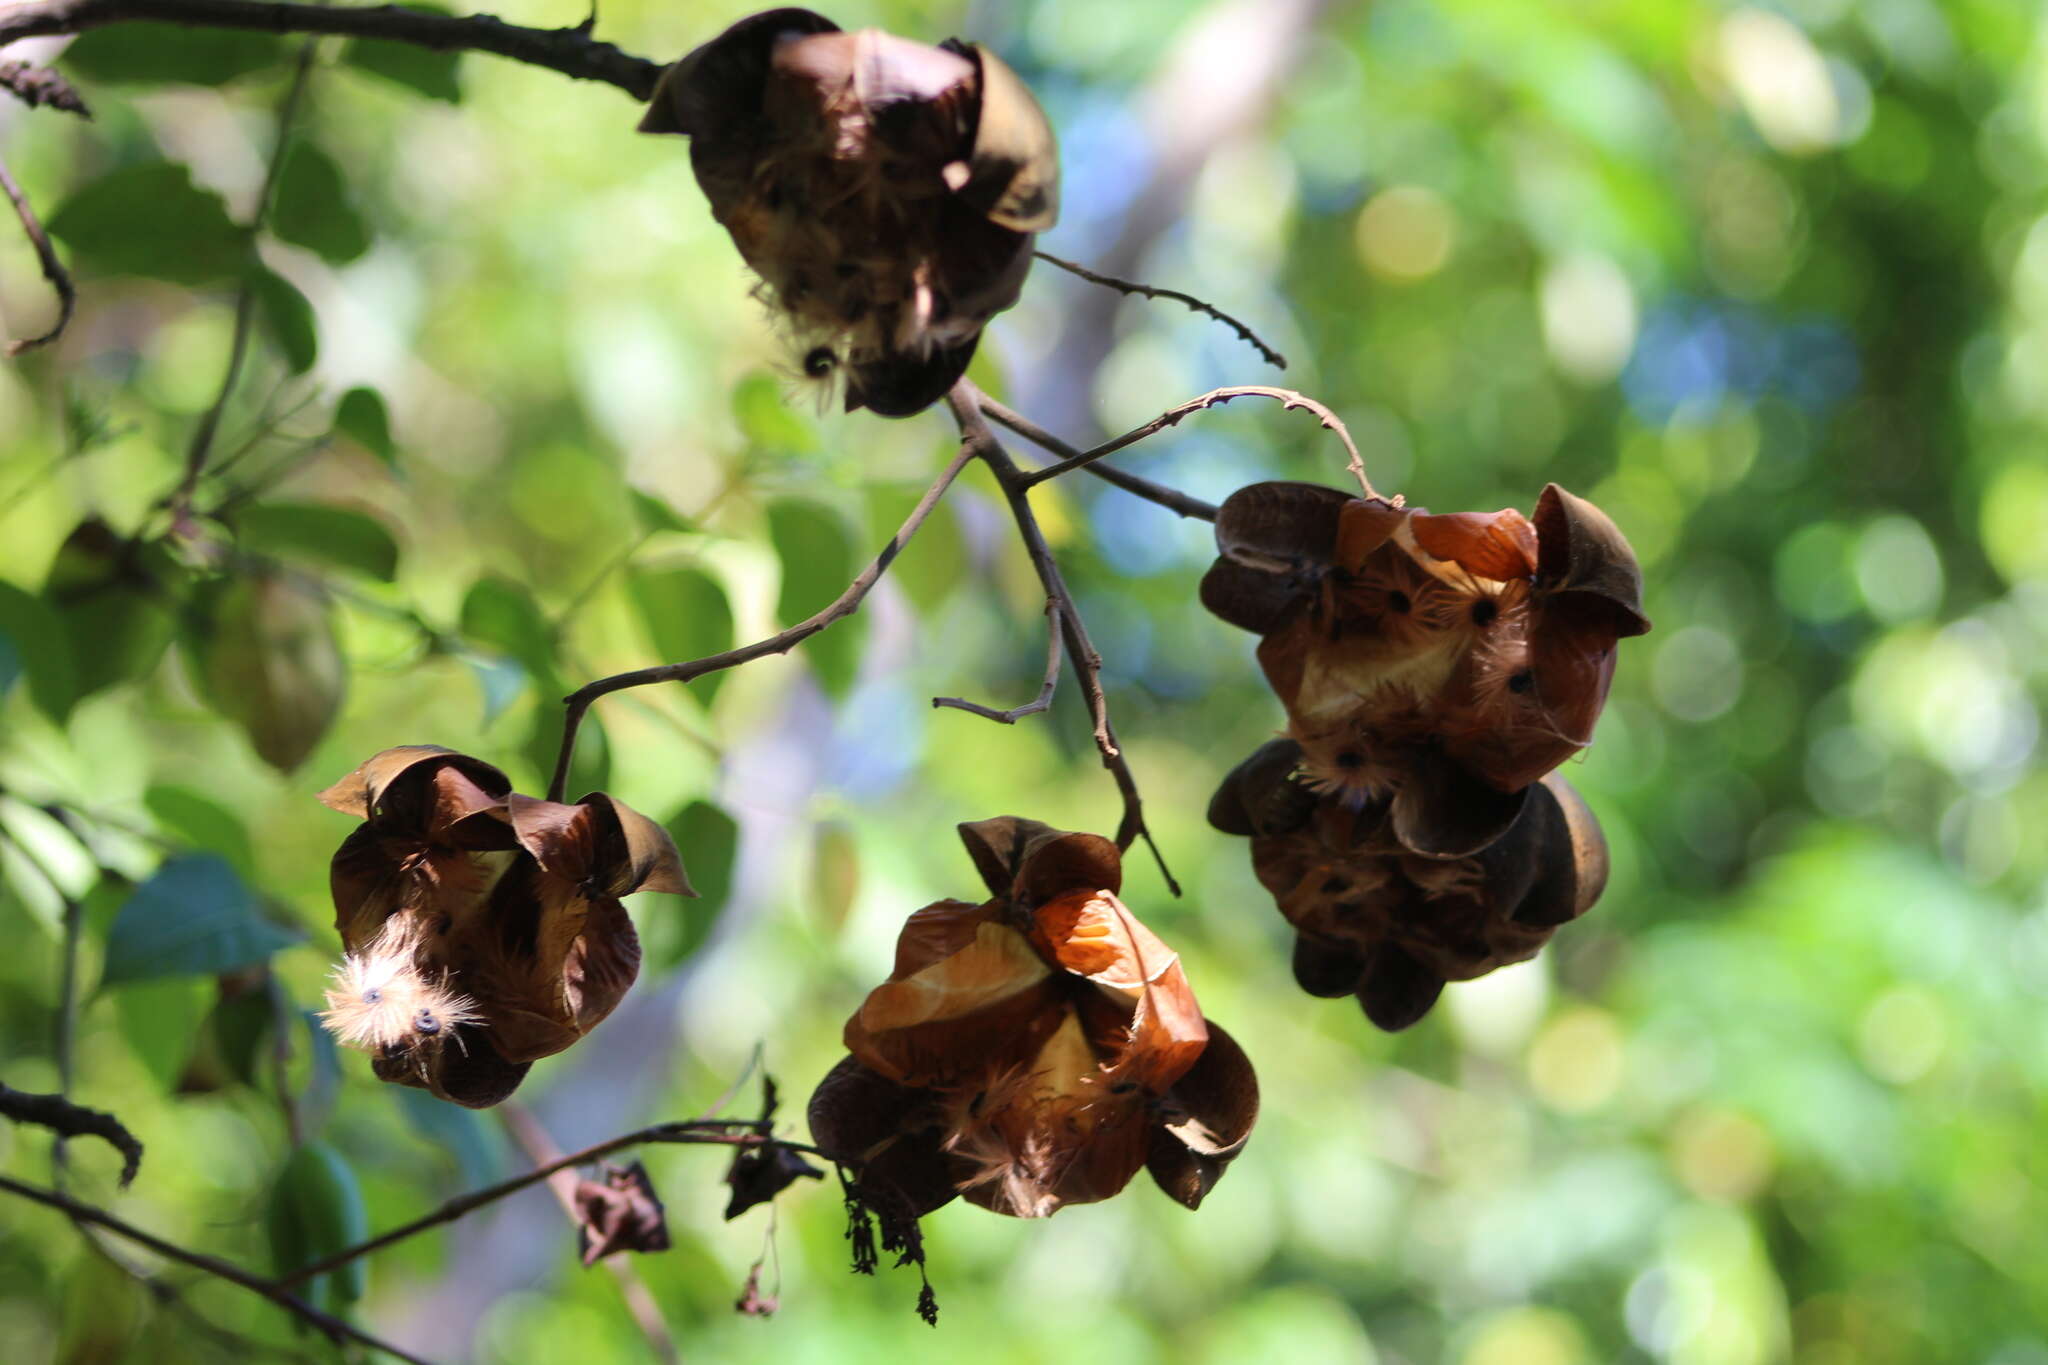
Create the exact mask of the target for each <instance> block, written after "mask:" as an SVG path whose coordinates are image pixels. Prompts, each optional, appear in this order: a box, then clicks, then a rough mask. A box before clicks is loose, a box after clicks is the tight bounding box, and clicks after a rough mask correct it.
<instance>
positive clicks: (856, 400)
mask: <svg viewBox="0 0 2048 1365" xmlns="http://www.w3.org/2000/svg"><path fill="white" fill-rule="evenodd" d="M640 131H642V132H646V133H681V134H684V135H686V136H688V137H689V139H690V165H691V168H692V169H693V170H694V171H695V173H696V176H697V183H698V185H699V186H700V187H701V188H702V189H703V191H704V194H705V197H706V198H708V199H709V200H710V201H711V211H712V213H713V215H714V216H715V217H716V218H717V219H718V221H719V222H720V223H721V224H723V225H724V226H725V228H726V230H727V231H728V232H729V233H731V234H732V239H733V244H734V245H735V246H737V247H738V248H739V251H740V255H741V256H742V257H744V258H745V260H746V262H747V264H748V266H749V267H751V268H752V269H753V271H754V273H755V274H756V275H758V276H760V278H761V285H762V287H761V292H762V296H763V298H764V299H765V300H766V301H767V302H768V303H769V304H770V306H771V307H773V308H774V309H775V310H776V311H777V312H778V313H779V314H780V315H781V316H782V318H783V319H784V321H785V322H786V323H787V324H788V326H789V329H790V331H791V333H792V334H793V336H794V338H795V340H796V342H797V344H798V347H799V351H800V354H802V356H803V357H804V362H803V363H804V369H805V372H806V373H808V374H811V375H813V376H814V377H821V376H823V375H826V374H829V373H831V372H832V371H833V370H835V369H843V370H844V372H845V377H846V406H847V409H848V410H849V411H851V410H853V409H855V408H861V407H866V408H871V409H872V410H874V411H875V412H877V413H879V414H881V415H882V416H885V417H905V416H909V415H910V414H912V413H915V412H919V411H922V410H923V409H924V408H925V407H927V406H929V405H930V404H931V403H933V402H935V401H937V400H938V399H939V398H941V397H942V396H944V394H945V392H946V390H948V389H950V388H951V387H952V386H953V383H954V381H955V380H957V379H958V378H959V377H960V376H961V374H962V373H964V372H965V370H966V369H967V363H968V361H969V360H971V359H972V358H973V355H974V349H975V346H976V344H977V343H978V342H979V340H980V338H981V329H982V327H983V326H984V325H985V324H986V323H987V322H988V320H989V319H990V318H991V317H993V316H994V315H995V314H997V313H999V312H1001V311H1002V310H1003V309H1005V308H1008V307H1009V306H1010V305H1011V304H1013V303H1015V302H1016V301H1017V295H1018V292H1019V291H1020V290H1021V289H1022V288H1023V284H1024V276H1025V274H1026V273H1027V272H1028V271H1029V270H1030V267H1031V243H1032V239H1033V237H1034V236H1035V235H1036V234H1037V233H1040V232H1043V231H1045V230H1046V229H1047V228H1050V227H1051V226H1052V225H1053V222H1054V220H1055V219H1056V218H1057V217H1058V212H1059V155H1058V151H1057V149H1056V147H1055V145H1054V141H1053V134H1052V129H1051V126H1050V125H1049V124H1048V123H1047V122H1046V119H1045V114H1044V112H1043V111H1042V110H1041V109H1040V108H1039V107H1038V102H1037V101H1036V100H1034V99H1033V98H1032V96H1031V93H1030V91H1029V90H1028V89H1026V88H1025V86H1024V83H1023V82H1022V81H1020V80H1019V79H1018V78H1017V76H1016V73H1014V72H1012V71H1011V70H1010V69H1009V67H1007V66H1005V65H1004V64H1003V62H1002V61H1001V59H999V58H998V57H996V56H995V54H993V53H991V52H989V51H987V50H986V49H984V48H982V47H980V46H978V45H976V44H972V43H963V42H960V41H959V40H957V39H955V40H949V41H947V42H945V43H942V44H940V45H939V46H937V47H930V46H927V45H925V44H923V43H918V42H912V41H911V40H909V39H906V38H898V37H895V36H894V35H891V34H887V33H883V32H881V31H879V30H876V29H865V30H862V31H860V32H857V33H845V32H842V31H841V30H840V29H839V27H838V26H837V25H836V24H834V23H833V22H832V21H831V20H829V19H827V18H825V17H824V16H823V15H819V14H815V13H813V12H812V11H810V10H805V9H776V10H769V11H767V12H766V13H762V14H756V15H754V16H752V17H750V18H747V19H742V20H740V21H739V22H738V23H737V24H734V25H733V26H732V27H731V28H729V29H727V30H726V31H725V32H724V33H722V34H720V35H719V36H718V37H716V38H714V39H712V40H711V41H710V42H708V43H706V44H704V45H703V46H702V47H699V48H697V49H696V50H695V51H693V52H691V53H690V54H689V55H687V56H685V57H684V58H683V59H682V60H681V61H679V62H677V63H676V64H675V65H674V66H672V67H670V68H669V69H668V71H667V72H666V73H664V75H663V77H662V80H661V84H660V85H659V86H658V87H657V88H656V90H655V92H654V97H653V99H652V101H651V102H650V105H649V108H648V111H647V115H646V117H645V118H644V119H642V120H641V123H640Z"/></svg>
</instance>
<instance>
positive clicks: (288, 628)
mask: <svg viewBox="0 0 2048 1365" xmlns="http://www.w3.org/2000/svg"><path fill="white" fill-rule="evenodd" d="M192 646H193V648H194V650H195V653H196V659H195V661H196V663H197V668H196V669H195V673H196V681H197V682H198V683H199V688H200V693H201V695H202V696H204V697H205V699H206V701H207V704H208V705H210V706H211V707H213V709H214V710H215V711H217V712H219V713H220V714H221V715H223V716H226V717H227V718H228V719H229V720H232V721H234V722H235V723H236V724H237V725H240V726H241V727H242V729H243V731H244V732H246V733H247V734H248V736H249V742H250V743H251V744H252V745H253V746H254V747H255V749H256V752H257V754H258V755H260V756H261V757H262V759H263V761H264V762H266V763H268V764H270V766H271V767H273V768H276V769H278V770H279V771H280V772H290V771H291V770H292V769H294V768H296V767H298V766H299V764H300V763H302V762H304V761H305V759H306V756H307V755H308V754H310V753H312V751H313V748H314V746H315V745H317V744H319V742H320V738H321V736H323V735H325V734H326V733H327V728H328V727H329V726H330V725H332V724H333V723H334V717H335V715H336V714H337V713H338V712H339V711H340V710H341V699H342V696H343V694H344V693H346V692H347V690H348V664H347V661H346V660H345V659H343V658H342V654H341V646H340V644H339V643H338V642H337V641H336V639H335V635H334V621H333V612H332V610H331V609H330V608H329V606H328V603H327V597H326V594H325V593H323V592H321V591H320V589H319V588H318V587H317V586H316V585H314V584H311V583H308V582H306V581H304V580H301V579H297V578H293V577H289V576H287V575H285V574H280V573H250V574H246V575H244V576H243V577H241V578H238V579H236V580H235V581H233V582H232V583H229V584H227V585H225V586H224V587H221V588H218V589H216V590H215V591H214V592H212V593H211V594H209V596H208V598H207V599H206V600H205V601H204V602H203V603H202V604H201V605H200V608H199V624H198V629H197V632H196V638H195V640H194V641H193V642H192Z"/></svg>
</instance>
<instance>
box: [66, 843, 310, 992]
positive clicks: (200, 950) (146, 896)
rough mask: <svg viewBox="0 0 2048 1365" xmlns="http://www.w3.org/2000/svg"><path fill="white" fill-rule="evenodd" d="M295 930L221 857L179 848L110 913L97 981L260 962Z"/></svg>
mask: <svg viewBox="0 0 2048 1365" xmlns="http://www.w3.org/2000/svg"><path fill="white" fill-rule="evenodd" d="M299 937H300V936H299V935H298V934H297V933H296V932H294V931H292V930H290V929H287V928H285V927H284V926H283V925H280V924H277V923H274V922H273V921H271V920H269V919H266V918H264V916H263V915H262V913H261V912H260V911H259V910H258V909H257V904H256V895H255V893H254V892H252V891H251V890H250V889H249V887H248V886H247V884H245V883H244V882H243V881H242V879H241V878H240V877H238V876H236V875H235V869H234V868H233V867H231V866H229V864H228V861H227V859H225V858H222V857H220V856H218V855H217V854H212V853H190V854H183V855H180V856H179V857H175V858H172V859H169V860H168V861H166V862H165V863H164V865H163V866H162V867H160V868H158V869H157V870H156V873H155V875H154V876H152V877H150V879H149V880H148V881H146V882H144V883H143V884H142V885H141V886H138V887H136V888H135V894H134V895H132V896H130V897H129V898H128V902H127V904H125V905H123V906H122V907H121V910H120V913H119V914H117V915H116V916H115V917H114V923H113V927H112V928H111V929H110V930H109V931H108V933H107V953H106V963H105V967H104V969H103V970H102V972H101V976H100V983H101V984H102V985H104V986H118V985H121V984H122V983H124V982H129V981H148V980H151V979H153V978H156V977H166V976H195V975H208V976H218V975H220V974H221V973H222V972H231V971H235V970H236V969H238V968H242V967H248V966H251V965H253V964H255V963H258V962H261V961H263V960H264V959H265V958H267V957H269V956H270V955H271V954H272V953H274V952H276V951H277V950H278V949H280V948H287V947H290V946H291V945H292V944H294V943H296V942H298V940H299Z"/></svg>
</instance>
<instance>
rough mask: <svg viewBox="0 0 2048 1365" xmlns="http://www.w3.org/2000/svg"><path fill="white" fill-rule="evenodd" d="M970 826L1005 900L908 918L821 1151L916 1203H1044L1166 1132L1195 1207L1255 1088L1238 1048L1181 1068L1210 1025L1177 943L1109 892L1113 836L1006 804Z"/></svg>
mask: <svg viewBox="0 0 2048 1365" xmlns="http://www.w3.org/2000/svg"><path fill="white" fill-rule="evenodd" d="M960 832H961V837H962V840H963V842H965V843H966V845H967V848H968V852H969V854H970V855H971V856H972V857H973V859H974V862H975V865H976V867H977V868H978V869H979V870H980V872H981V874H982V876H983V879H984V880H985V881H987V882H988V884H989V888H990V890H991V891H992V892H994V893H995V894H994V898H993V899H991V900H989V901H987V902H985V903H983V904H981V905H973V904H970V903H968V902H965V901H940V902H938V903H936V904H933V905H929V906H926V907H925V908H924V909H922V910H920V911H918V912H917V913H916V914H914V915H912V916H911V917H910V919H909V921H908V922H907V923H906V924H905V925H904V929H903V933H902V935H901V936H900V938H899V939H898V941H897V951H896V964H895V970H894V971H893V972H892V973H891V975H890V978H889V980H888V981H886V982H884V983H883V984H882V985H881V986H879V987H877V988H876V989H875V990H874V991H872V992H870V994H869V995H868V998H867V1000H866V1001H865V1002H864V1003H863V1004H862V1006H861V1008H860V1009H859V1010H858V1011H856V1012H855V1014H854V1015H853V1017H852V1018H850V1019H849V1020H848V1021H847V1025H846V1045H847V1050H848V1051H849V1052H850V1053H852V1056H851V1057H850V1058H848V1059H847V1061H846V1062H844V1063H842V1064H841V1066H840V1067H839V1068H838V1069H836V1070H835V1071H834V1072H833V1073H832V1075H831V1076H829V1077H827V1078H826V1081H825V1083H824V1084H823V1085H821V1086H820V1087H819V1090H818V1093H817V1094H816V1095H815V1096H814V1097H813V1099H812V1103H811V1120H812V1130H813V1133H814V1135H815V1137H816V1140H817V1142H818V1145H819V1146H820V1147H821V1148H822V1149H824V1150H826V1151H828V1152H831V1153H833V1154H834V1155H835V1156H836V1157H838V1158H840V1159H842V1160H846V1161H849V1162H856V1163H861V1172H862V1173H861V1181H862V1183H863V1184H864V1185H866V1184H868V1183H870V1182H878V1183H880V1184H882V1185H884V1186H886V1187H889V1188H893V1189H896V1190H898V1191H900V1192H901V1194H902V1195H903V1197H904V1198H905V1199H906V1200H907V1201H908V1202H909V1203H910V1204H911V1205H913V1206H915V1207H916V1208H918V1209H919V1210H920V1211H922V1210H925V1209H928V1208H932V1207H936V1206H937V1203H938V1202H943V1199H940V1198H938V1196H939V1195H940V1194H941V1193H943V1195H944V1197H946V1198H950V1197H951V1195H952V1193H954V1192H958V1193H961V1194H964V1195H965V1196H966V1197H967V1198H968V1199H969V1200H970V1201H972V1202H974V1203H977V1204H980V1205H982V1206H983V1207H985V1208H990V1209H993V1210H995V1211H997V1212H1000V1213H1008V1214H1013V1215H1016V1216H1019V1217H1043V1216H1045V1215H1047V1214H1050V1213H1052V1212H1054V1211H1055V1210H1057V1209H1058V1208H1060V1207H1061V1206H1062V1205H1064V1204H1073V1203H1087V1202H1090V1201H1093V1200H1098V1199H1106V1198H1108V1197H1110V1196H1111V1195H1113V1194H1115V1193H1117V1192H1118V1191H1119V1190H1121V1189H1122V1188H1123V1187H1124V1186H1125V1185H1126V1184H1128V1183H1129V1181H1130V1179H1131V1177H1132V1176H1134V1175H1135V1174H1136V1173H1137V1171H1138V1169H1139V1168H1140V1167H1141V1166H1144V1165H1145V1164H1146V1163H1147V1162H1148V1160H1151V1159H1153V1157H1154V1155H1155V1153H1157V1152H1159V1151H1160V1142H1161V1141H1162V1140H1167V1141H1171V1142H1174V1143H1178V1144H1179V1151H1180V1155H1178V1156H1176V1155H1174V1154H1173V1153H1172V1152H1171V1151H1168V1152H1167V1153H1166V1154H1165V1155H1161V1156H1159V1157H1158V1158H1157V1159H1158V1161H1159V1162H1160V1163H1162V1164H1161V1165H1160V1166H1158V1167H1156V1168H1155V1169H1158V1170H1164V1171H1165V1172H1166V1174H1164V1175H1161V1177H1160V1179H1161V1181H1162V1183H1165V1184H1167V1185H1168V1188H1169V1190H1170V1191H1172V1192H1174V1193H1175V1196H1176V1197H1177V1198H1182V1199H1183V1200H1184V1201H1185V1202H1190V1203H1193V1202H1199V1200H1200V1197H1201V1195H1202V1193H1204V1192H1206V1190H1207V1188H1208V1185H1209V1184H1211V1183H1213V1182H1214V1179H1215V1178H1216V1176H1217V1175H1219V1174H1220V1173H1221V1170H1222V1167H1223V1165H1224V1164H1225V1163H1227V1162H1228V1160H1229V1158H1230V1157H1231V1156H1232V1155H1234V1154H1235V1152H1236V1150H1237V1148H1238V1147H1239V1146H1241V1145H1242V1143H1243V1140H1244V1138H1245V1136H1246V1135H1247V1134H1248V1133H1249V1130H1250V1125H1251V1119H1252V1116H1253V1115H1255V1113H1256V1108H1257V1101H1256V1094H1257V1084H1256V1081H1254V1080H1253V1079H1252V1078H1251V1073H1250V1067H1249V1064H1248V1063H1245V1062H1244V1061H1243V1056H1242V1054H1241V1053H1239V1052H1237V1050H1236V1046H1235V1044H1226V1045H1225V1048H1226V1050H1227V1054H1228V1055H1222V1054H1219V1056H1218V1058H1216V1059H1215V1060H1214V1061H1213V1062H1212V1063H1211V1066H1210V1069H1209V1070H1207V1071H1204V1072H1202V1073H1200V1074H1199V1075H1196V1076H1195V1078H1194V1079H1192V1080H1190V1079H1189V1078H1190V1076H1191V1075H1194V1073H1195V1069H1196V1068H1197V1067H1198V1066H1199V1065H1200V1063H1201V1061H1202V1059H1203V1057H1204V1056H1205V1055H1206V1052H1207V1049H1208V1047H1209V1041H1210V1039H1211V1037H1212V1036H1213V1035H1212V1032H1211V1026H1210V1025H1209V1024H1208V1023H1207V1021H1205V1020H1204V1019H1203V1018H1202V1015H1201V1011H1200V1009H1199V1008H1198V1007H1197V1006H1196V1004H1195V999H1194V995H1193V993H1192V992H1191V991H1190V990H1189V988H1188V984H1187V978H1186V976H1185V975H1184V973H1183V972H1182V970H1181V966H1180V959H1179V955H1178V954H1176V953H1174V952H1173V951H1172V950H1171V949H1169V948H1168V947H1167V946H1166V945H1165V944H1163V943H1161V942H1160V941H1159V939H1158V938H1157V937H1155V936H1154V935H1153V934H1152V933H1151V931H1150V930H1148V929H1146V928H1145V927H1144V925H1142V924H1141V923H1139V922H1138V920H1137V918H1136V917H1135V916H1133V915H1132V914H1131V912H1130V911H1129V910H1128V909H1126V908H1125V907H1124V905H1123V903H1122V902H1121V901H1119V900H1118V899H1117V897H1116V888H1117V886H1118V885H1119V884H1120V882H1121V880H1122V867H1121V861H1120V855H1119V853H1118V851H1117V848H1116V845H1115V844H1113V843H1111V842H1110V841H1109V840H1107V839H1102V838H1100V837H1098V836H1095V835H1089V834H1069V833H1065V832H1063V831H1060V830H1055V829H1051V828H1049V827H1047V826H1045V825H1042V824H1039V823H1038V822H1036V821H1030V820H1020V819H1015V818H1010V817H1006V818H1003V819H998V820H986V821H981V822H978V823H975V824H969V825H962V826H961V827H960ZM1183 1088H1185V1093H1183ZM1247 1095H1250V1096H1251V1097H1252V1098H1251V1099H1250V1100H1249V1101H1247V1100H1246V1098H1245V1097H1246V1096H1247ZM1168 1130H1171V1132H1170V1133H1168ZM1162 1134H1165V1135H1166V1137H1165V1138H1163V1139H1162V1137H1161V1135H1162Z"/></svg>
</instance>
